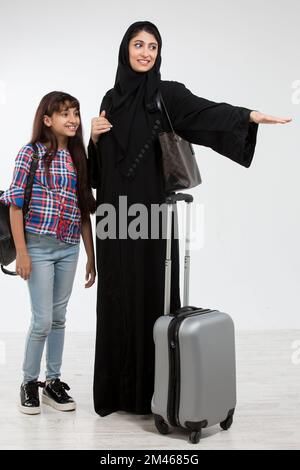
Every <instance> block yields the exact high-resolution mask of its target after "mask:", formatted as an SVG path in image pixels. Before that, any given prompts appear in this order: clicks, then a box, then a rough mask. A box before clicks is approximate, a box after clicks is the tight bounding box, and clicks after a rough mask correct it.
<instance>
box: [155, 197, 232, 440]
mask: <svg viewBox="0 0 300 470" xmlns="http://www.w3.org/2000/svg"><path fill="white" fill-rule="evenodd" d="M180 200H184V201H185V202H186V203H187V214H186V222H187V227H186V240H185V244H186V245H185V263H184V298H183V305H184V307H182V308H180V309H179V310H178V311H176V312H173V313H170V280H171V260H170V254H171V225H172V224H171V220H172V213H173V207H175V205H176V203H177V201H180ZM192 201H193V197H192V196H191V195H189V194H186V193H181V194H180V193H177V194H172V195H170V196H169V197H167V199H166V202H167V204H168V206H167V208H168V222H167V230H168V234H167V253H166V269H165V305H164V315H163V316H162V317H159V318H158V320H157V321H156V323H155V325H154V331H153V336H154V343H155V384H154V394H153V398H152V406H151V407H152V412H153V414H154V419H155V425H156V428H157V430H158V431H159V432H160V433H161V434H167V433H168V432H169V426H170V425H171V426H178V427H181V428H184V429H187V430H188V431H189V440H190V442H192V443H194V444H196V443H198V442H199V440H200V437H201V429H202V428H205V427H207V426H213V425H215V424H218V423H220V425H221V427H222V429H225V430H226V429H229V427H230V426H231V424H232V419H233V413H234V409H235V406H236V371H235V342H234V325H233V321H232V319H231V317H230V316H229V315H228V314H227V313H223V312H220V311H218V310H210V309H203V308H196V307H192V306H188V296H189V270H190V247H189V243H190V206H191V203H192ZM173 205H174V206H173Z"/></svg>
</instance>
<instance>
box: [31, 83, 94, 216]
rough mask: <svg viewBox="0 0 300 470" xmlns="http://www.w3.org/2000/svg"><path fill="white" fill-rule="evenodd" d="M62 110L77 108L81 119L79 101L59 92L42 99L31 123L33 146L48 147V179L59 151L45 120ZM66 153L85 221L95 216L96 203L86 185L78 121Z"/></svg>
mask: <svg viewBox="0 0 300 470" xmlns="http://www.w3.org/2000/svg"><path fill="white" fill-rule="evenodd" d="M62 108H66V109H69V108H76V109H77V111H78V113H79V117H80V105H79V101H78V100H77V99H76V98H74V96H71V95H69V94H68V93H64V92H62V91H52V92H51V93H48V94H47V95H45V96H44V97H43V98H42V100H41V102H40V104H39V106H38V108H37V111H36V113H35V118H34V122H33V131H32V137H31V141H30V142H31V143H32V144H34V143H36V142H42V143H44V144H47V152H46V154H45V157H44V158H45V169H46V175H47V177H49V168H50V165H51V162H52V160H53V158H54V155H55V154H56V152H57V149H58V142H57V138H56V136H55V134H54V133H53V131H52V129H51V127H47V126H46V125H45V124H44V116H49V117H51V116H52V114H53V113H54V112H59V111H61V110H62ZM68 150H69V152H70V154H71V157H72V160H73V163H74V165H75V168H76V170H77V197H78V205H79V209H80V212H81V217H82V220H83V221H84V220H87V219H88V217H89V214H92V213H94V212H95V210H96V201H95V198H94V196H93V193H92V189H91V186H90V184H89V181H88V171H87V156H86V151H85V147H84V143H83V136H82V125H81V118H80V125H79V127H78V129H77V131H76V134H75V136H74V137H69V139H68Z"/></svg>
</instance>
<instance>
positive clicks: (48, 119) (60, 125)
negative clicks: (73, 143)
mask: <svg viewBox="0 0 300 470" xmlns="http://www.w3.org/2000/svg"><path fill="white" fill-rule="evenodd" d="M69 104H70V103H68V102H65V103H64V104H63V105H62V106H61V109H60V111H54V113H53V114H52V116H46V115H45V116H44V124H45V125H46V126H48V127H51V129H52V131H53V133H54V134H55V136H56V137H57V138H61V137H63V138H65V137H74V136H75V134H76V131H77V129H78V127H79V125H80V117H79V111H78V109H77V108H69Z"/></svg>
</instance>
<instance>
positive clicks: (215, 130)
mask: <svg viewBox="0 0 300 470" xmlns="http://www.w3.org/2000/svg"><path fill="white" fill-rule="evenodd" d="M161 46H162V42H161V37H160V34H159V31H158V30H157V28H156V27H155V26H154V25H153V24H152V23H149V22H147V21H145V22H138V23H134V24H133V25H131V26H130V27H129V29H128V30H127V32H126V34H125V36H124V38H123V40H122V43H121V46H120V51H119V65H118V70H117V75H116V81H115V85H114V88H113V89H112V90H110V91H108V92H107V94H106V95H105V97H104V98H103V101H102V104H101V108H100V113H101V114H100V116H99V117H98V118H94V119H93V120H92V132H91V140H90V143H89V149H88V150H89V152H88V155H89V168H90V177H91V182H92V186H93V187H95V188H97V206H99V205H100V204H104V203H109V204H111V205H112V206H113V207H114V208H115V210H116V221H117V225H118V221H119V216H120V215H122V217H123V219H124V217H126V214H124V210H125V209H121V205H119V197H120V196H126V197H127V207H128V208H129V207H130V206H131V205H132V204H135V203H142V204H144V205H145V206H146V207H147V208H148V209H149V212H150V210H151V205H152V204H162V203H163V202H164V200H165V191H164V186H163V179H162V171H161V160H160V156H161V151H160V146H159V142H158V138H157V134H158V131H159V130H160V129H161V128H162V129H166V130H167V129H168V124H167V122H166V118H165V116H162V114H161V113H160V111H159V110H158V108H157V106H156V96H157V91H158V90H160V92H161V95H162V97H163V100H164V102H165V105H166V108H167V110H168V112H169V114H170V117H171V121H172V123H173V126H174V128H175V131H176V132H177V133H178V134H179V135H181V136H182V137H183V138H185V139H186V140H189V141H190V142H192V143H194V144H199V145H205V146H208V147H211V148H212V149H213V150H215V151H217V152H218V153H220V154H222V155H225V156H226V157H228V158H230V159H231V160H233V161H235V162H237V163H239V164H240V165H243V166H245V167H249V166H250V164H251V161H252V158H253V154H254V149H255V143H256V134H257V129H258V124H259V123H285V122H288V121H290V119H281V118H274V117H271V116H266V115H264V114H262V113H260V112H258V111H251V110H249V109H246V108H241V107H235V106H231V105H229V104H226V103H214V102H212V101H208V100H205V99H203V98H199V97H197V96H195V95H193V94H192V93H191V92H190V91H189V90H187V89H186V88H185V86H184V85H183V84H180V83H177V82H171V81H162V80H161V79H160V72H159V70H160V64H161ZM122 207H123V206H122ZM120 212H122V214H120ZM103 216H104V214H102V215H101V216H100V215H99V212H98V218H97V227H99V226H100V225H101V221H103ZM130 222H131V218H130V217H127V224H128V225H127V226H129V224H130ZM98 224H100V225H98ZM150 226H151V220H150V217H149V220H148V233H151V232H150ZM118 228H119V227H116V236H114V234H112V236H111V237H107V238H106V239H104V237H103V236H101V235H102V234H100V231H97V235H98V237H97V241H96V247H97V268H98V274H99V283H98V302H97V317H98V322H97V337H96V357H95V375H94V405H95V410H96V412H97V413H98V414H99V415H100V416H105V415H107V414H110V413H112V412H114V411H117V410H125V411H128V412H136V413H139V414H147V413H150V412H151V398H152V394H153V386H154V343H153V337H152V330H153V325H154V323H155V320H156V319H157V318H158V317H159V316H160V315H162V314H163V306H164V258H165V239H163V237H161V238H159V239H151V238H149V239H144V238H138V239H133V238H132V237H131V238H130V237H127V238H126V237H125V236H124V235H123V234H122V235H120V234H119V232H118ZM173 237H174V234H173ZM179 307H180V295H179V260H178V243H177V241H176V239H175V241H174V242H173V243H172V287H171V311H173V310H175V309H177V308H179Z"/></svg>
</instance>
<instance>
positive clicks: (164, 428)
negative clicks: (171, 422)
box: [154, 415, 170, 434]
mask: <svg viewBox="0 0 300 470" xmlns="http://www.w3.org/2000/svg"><path fill="white" fill-rule="evenodd" d="M154 420H155V426H156V429H157V430H158V432H159V433H160V434H168V433H169V432H170V429H169V426H168V424H167V423H166V422H165V421H164V419H163V418H162V417H161V416H158V415H155V416H154Z"/></svg>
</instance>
